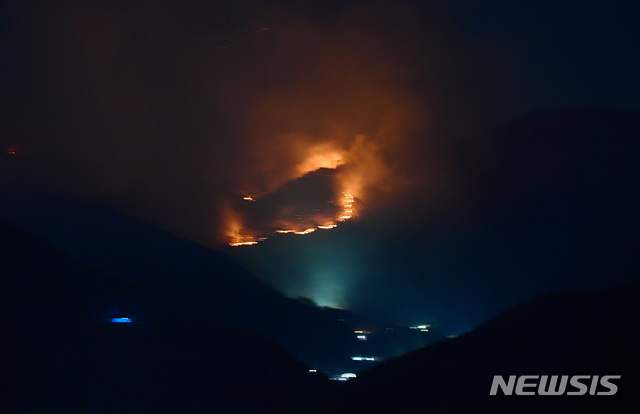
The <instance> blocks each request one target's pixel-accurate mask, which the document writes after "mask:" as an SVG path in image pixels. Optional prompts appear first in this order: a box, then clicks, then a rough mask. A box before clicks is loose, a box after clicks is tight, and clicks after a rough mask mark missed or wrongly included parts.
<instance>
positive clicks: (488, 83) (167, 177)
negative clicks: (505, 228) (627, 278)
mask: <svg viewBox="0 0 640 414" xmlns="http://www.w3.org/2000/svg"><path fill="white" fill-rule="evenodd" d="M639 14H640V6H639V5H638V3H637V2H634V1H621V0H620V1H604V0H602V1H597V0H582V1H577V0H576V1H563V2H558V1H551V0H549V1H546V0H545V1H540V0H536V1H534V0H526V1H516V2H514V1H506V0H505V1H497V0H495V1H482V2H478V1H473V0H468V1H455V2H454V1H450V2H448V1H433V2H412V1H404V2H402V1H401V2H395V1H394V2H392V1H388V2H386V1H379V2H359V1H352V2H339V1H329V2H327V1H306V2H294V1H291V2H287V1H281V2H276V1H274V2H253V1H244V2H242V1H240V2H238V1H233V2H196V1H190V0H187V1H155V2H145V1H143V2H129V1H115V2H114V1H59V2H55V3H52V2H30V1H15V2H5V3H3V4H2V11H1V15H2V20H1V24H2V30H1V32H0V36H1V37H0V39H1V43H0V46H1V49H0V50H1V52H0V53H1V54H0V65H1V66H0V75H1V80H0V82H1V83H0V87H1V90H2V96H1V105H2V111H1V115H0V132H1V137H2V138H0V139H1V140H2V142H1V143H2V145H3V146H4V148H10V147H11V148H14V147H15V148H18V149H19V154H18V155H20V157H21V158H22V161H21V162H23V167H22V168H21V169H20V170H19V171H18V170H16V169H14V170H8V169H6V168H5V169H4V170H3V171H5V172H6V171H8V172H9V174H4V175H5V176H4V178H2V180H3V183H4V184H3V185H6V183H7V182H9V181H11V182H12V183H13V184H12V185H15V183H16V182H19V183H20V185H21V186H23V187H24V188H23V190H22V191H24V192H25V193H30V192H31V194H32V195H33V194H37V195H39V196H42V194H45V193H58V192H63V193H69V194H72V195H74V196H77V197H81V198H85V199H88V200H91V201H95V202H99V203H103V204H106V205H108V206H111V207H113V208H115V209H117V210H119V211H121V212H123V213H125V214H129V215H133V216H136V217H138V218H141V219H143V220H145V221H148V222H150V223H152V224H154V225H156V226H158V227H160V228H162V229H165V230H167V231H170V232H172V233H174V234H177V235H180V236H183V237H186V238H189V239H191V240H194V241H196V242H199V243H202V244H206V245H209V246H216V245H219V244H220V243H222V242H224V241H225V236H226V234H227V233H226V232H227V231H228V221H229V214H230V213H229V212H230V211H233V206H234V202H235V201H234V200H237V199H238V197H241V196H242V195H244V194H258V195H264V194H267V193H271V192H274V191H275V190H277V189H278V188H280V187H281V186H282V185H284V184H285V183H287V182H290V181H291V180H294V179H296V178H300V176H301V174H303V173H305V172H308V170H307V169H304V168H305V167H304V165H305V162H308V161H309V160H312V159H313V156H314V155H317V154H320V155H323V156H324V154H326V153H327V151H328V153H331V154H333V153H334V152H335V153H338V154H339V156H340V157H342V160H343V162H344V163H345V166H344V167H342V169H341V170H340V171H341V172H340V173H339V174H341V178H339V180H343V181H348V182H349V183H350V185H351V186H352V187H356V188H358V194H357V198H358V207H359V209H358V216H357V217H356V218H355V219H354V220H353V222H352V223H351V222H350V223H348V226H344V227H345V229H342V230H341V229H338V230H336V231H335V235H334V234H332V235H331V238H330V239H327V241H324V238H325V237H329V236H328V235H322V236H318V237H315V238H310V240H311V241H310V242H307V244H306V245H302V246H299V245H296V246H288V243H287V242H280V241H273V242H272V241H271V240H269V241H267V242H265V243H271V244H270V245H269V246H267V247H262V246H259V248H261V249H263V250H262V252H263V253H260V254H258V256H260V255H262V256H267V258H266V259H264V260H267V261H268V260H269V259H268V257H275V256H278V257H280V258H279V260H283V259H282V257H288V258H289V259H288V260H289V262H288V263H287V262H286V260H285V262H282V266H284V267H285V268H288V269H290V270H289V271H286V272H282V273H281V274H276V273H278V271H277V269H278V267H277V266H275V265H273V264H272V263H269V266H265V267H264V268H265V269H267V268H268V269H271V270H269V272H268V273H270V274H269V275H264V274H263V275H262V276H263V277H265V278H266V279H268V280H271V281H276V284H277V285H278V286H279V287H280V288H283V286H284V285H286V286H284V288H285V290H288V293H291V294H308V295H309V296H314V295H315V296H316V299H318V298H320V297H321V296H322V295H320V294H317V292H318V289H331V287H326V286H332V285H331V284H328V285H327V283H324V284H323V283H320V282H318V283H316V282H315V280H316V279H320V280H327V279H332V278H335V279H339V280H340V286H341V287H340V289H342V286H343V284H344V283H343V281H345V280H349V273H354V272H355V273H358V272H357V271H356V270H354V269H358V268H359V267H361V266H362V263H363V262H367V263H369V264H371V263H372V261H375V260H381V261H384V262H385V263H386V266H387V267H390V268H391V267H393V266H392V264H393V263H396V265H397V266H398V268H401V269H402V270H399V272H401V273H403V274H407V276H403V277H398V276H395V275H388V274H387V275H375V277H373V276H372V277H373V279H367V278H365V277H363V276H359V277H354V278H353V283H351V287H350V288H349V292H350V293H349V297H350V299H349V300H347V299H345V300H344V301H345V303H343V305H345V306H356V305H361V307H362V308H367V307H368V306H369V307H370V305H371V303H375V302H380V301H385V300H386V299H381V297H380V296H379V295H378V294H379V292H381V291H384V290H385V289H388V288H389V287H390V286H391V288H393V289H395V290H393V292H398V294H397V297H396V298H395V299H393V300H389V301H388V303H387V305H386V307H385V306H382V308H385V309H387V310H388V309H389V308H394V309H397V308H398V307H399V306H401V304H414V305H415V304H416V303H421V302H424V300H423V299H422V298H423V296H421V293H420V292H422V290H423V289H422V288H423V287H424V286H425V285H428V286H433V291H434V292H441V293H442V294H441V295H438V294H436V293H433V294H431V295H429V296H428V297H429V300H430V301H431V302H432V303H433V302H437V301H438V300H441V301H443V302H447V303H448V304H447V305H446V306H445V305H442V306H439V305H438V306H436V305H434V306H432V307H431V308H429V307H428V306H427V307H424V308H423V309H421V311H420V312H421V315H422V314H425V316H428V315H426V314H427V313H428V312H429V309H435V308H438V309H444V308H446V307H447V306H448V307H449V308H450V307H451V306H450V304H449V303H450V302H454V299H451V298H455V297H458V298H460V297H461V296H459V295H458V296H456V295H457V293H456V292H457V291H456V289H455V286H456V283H457V282H455V278H452V277H450V275H444V273H443V272H444V271H441V269H440V270H439V266H440V267H441V268H442V267H445V268H446V267H447V266H446V263H450V262H451V261H455V258H451V257H449V256H448V255H454V256H455V254H456V253H453V252H459V251H461V249H462V251H465V252H467V253H465V254H466V256H465V255H463V256H464V257H467V258H469V257H470V256H469V255H471V256H474V257H476V256H477V257H484V256H486V254H487V253H486V252H485V251H484V249H487V250H491V247H490V246H488V245H487V243H486V239H485V238H483V239H482V240H483V242H482V244H483V245H482V248H478V247H477V246H476V243H478V239H476V238H474V237H472V236H470V235H469V232H473V231H476V230H473V229H474V228H475V227H473V226H470V227H464V225H463V224H464V223H469V222H470V221H471V222H473V219H471V218H470V217H472V216H473V215H474V213H473V211H475V210H474V206H476V205H480V204H481V203H480V201H478V200H480V199H483V197H482V194H480V195H478V194H476V192H482V190H477V191H476V192H474V191H470V187H469V183H470V182H473V175H474V172H473V171H470V170H469V168H468V165H461V163H465V161H464V160H465V157H467V156H468V151H469V148H476V147H477V146H479V147H482V143H481V140H482V138H481V137H483V131H486V130H487V128H490V127H491V126H492V125H495V124H499V123H501V122H504V121H507V120H509V119H513V118H516V117H520V116H523V115H525V114H527V113H529V112H530V111H532V110H535V109H556V108H562V107H566V106H572V105H580V104H590V105H596V106H615V107H620V108H636V109H637V108H638V107H639V106H640V82H638V80H637V73H640V63H639V57H638V52H637V51H638V50H639V46H640V42H639V40H640V34H639V33H640V31H639V30H638V25H639V24H640V18H639ZM479 141H480V144H479ZM500 142H501V145H502V144H503V142H502V141H500ZM332 156H333V155H332ZM493 156H495V153H494V152H492V151H485V152H483V153H482V154H481V155H478V154H476V155H474V157H475V158H474V159H475V160H476V161H478V158H482V160H481V161H482V164H483V165H489V164H491V163H492V162H493V159H492V157H493ZM345 177H346V178H345ZM354 177H355V178H354ZM27 182H28V184H27ZM341 182H342V181H341ZM354 183H355V184H354ZM5 188H8V187H5ZM11 197H19V196H18V195H16V194H13V195H11V194H8V195H7V197H6V198H5V200H7V199H9V198H11ZM503 201H504V200H500V201H495V203H496V205H497V204H499V203H501V202H503ZM434 217H435V218H434ZM443 217H444V219H443ZM443 222H444V223H450V222H454V223H458V225H457V226H449V227H448V225H443V226H441V227H442V228H440V227H438V226H436V224H438V223H443ZM434 226H436V227H438V230H437V231H436V230H433V231H434V232H435V233H437V234H439V236H438V237H435V238H433V239H432V240H431V241H430V242H429V243H432V244H433V246H432V248H431V249H429V250H428V251H429V253H428V254H427V256H428V255H431V256H433V257H434V259H433V260H431V261H428V262H419V263H418V262H415V261H414V260H413V258H415V257H423V256H424V255H425V254H426V253H425V251H426V250H425V249H426V248H425V245H424V244H420V243H417V244H416V240H422V237H421V236H420V235H421V234H423V233H424V231H426V230H425V229H429V231H431V230H432V229H433V227H434ZM446 229H449V230H446ZM452 229H453V230H452ZM463 229H464V230H463ZM483 229H484V230H483V231H487V230H486V227H483ZM456 232H457V233H456ZM460 232H463V233H464V236H460V237H457V236H458V235H459V233H460ZM487 234H490V232H489V233H487ZM483 237H484V236H483ZM505 237H506V236H505ZM403 239H404V240H410V244H411V245H414V246H418V247H410V246H405V244H403V243H402V242H401V241H400V240H403ZM280 243H281V244H282V245H280ZM316 243H318V244H316ZM327 246H329V247H327ZM330 246H334V247H330ZM335 246H340V247H341V250H340V252H341V253H340V255H341V256H344V257H343V258H342V261H340V260H338V261H333V262H330V260H331V257H333V256H332V254H333V253H331V254H330V252H333V250H332V249H335V248H336V247H335ZM392 246H393V248H391V247H392ZM296 248H297V249H296ZM287 249H288V250H287ZM322 249H325V250H322ZM326 249H328V250H326ZM394 249H395V250H394ZM396 250H397V251H396ZM381 251H384V252H386V253H385V254H383V255H381V254H380V252H381ZM266 252H268V255H267V253H266ZM284 252H287V253H284ZM292 252H293V253H292ZM392 252H393V253H392ZM243 254H244V253H241V254H240V256H242V255H243ZM403 256H407V257H409V256H410V257H411V258H407V260H406V262H410V263H412V264H411V266H410V267H403V266H402V265H401V263H402V261H400V262H398V260H400V259H399V257H403ZM436 258H437V259H436ZM244 260H249V259H247V258H244ZM252 260H253V261H252ZM247 263H249V265H250V266H253V267H260V266H257V265H256V264H255V263H256V262H255V259H251V260H249V261H248V262H247ZM300 263H305V264H307V263H314V264H315V265H314V268H318V269H320V270H318V272H317V273H318V275H316V274H315V273H314V275H311V276H309V275H308V273H310V271H309V270H308V268H307V267H305V266H301V265H300ZM474 263H476V264H477V266H471V265H470V266H462V268H459V269H457V270H456V271H457V272H459V273H464V274H465V276H464V277H463V280H464V284H466V285H467V286H471V287H469V289H470V290H473V286H472V285H473V281H476V280H479V279H480V278H482V280H486V278H487V277H488V276H487V275H486V274H485V273H483V270H482V265H483V263H482V260H479V261H475V262H474ZM278 266H280V265H278ZM335 266H339V269H338V270H336V269H334V267H335ZM426 267H428V269H427V268H426ZM485 267H487V268H491V266H489V265H486V266H485ZM517 267H518V266H517V263H509V264H508V265H505V266H504V268H501V269H500V271H501V272H505V273H510V272H513V269H515V268H517ZM274 269H275V270H274ZM485 270H486V269H485ZM494 270H495V269H493V268H491V271H494ZM263 271H264V272H266V271H265V270H264V269H263ZM439 272H440V273H439ZM532 272H533V270H532ZM300 273H305V275H301V274H300ZM311 273H313V272H311ZM360 273H362V272H360ZM427 273H428V274H429V275H430V276H429V277H427V276H425V274H427ZM327 274H328V275H329V276H327ZM434 274H438V275H440V276H438V277H436V276H434ZM283 278H284V279H286V281H283ZM389 280H399V282H398V283H396V284H394V283H395V282H394V283H390V284H389V283H387V282H388V281H389ZM492 280H494V281H493V282H491V283H489V285H487V284H482V283H480V284H479V288H478V289H480V290H481V291H482V290H485V291H486V295H485V297H486V298H487V299H486V300H487V302H491V301H492V292H493V291H492V290H491V286H492V285H500V284H501V283H502V279H501V278H500V277H497V278H495V279H492ZM532 280H534V279H532ZM365 281H366V282H365ZM470 281H471V282H470ZM314 283H315V284H314ZM336 283H337V282H336ZM469 283H471V285H470V284H469ZM531 283H533V282H531ZM398 284H400V285H402V286H401V287H398ZM296 286H297V287H296ZM367 286H369V287H371V288H370V289H369V290H366V289H368V288H367ZM416 286H419V287H420V288H415V289H414V288H413V287H416ZM356 288H357V289H362V290H363V291H364V290H366V292H369V293H367V294H362V295H360V294H359V293H354V292H355V291H356V290H357V289H356ZM519 288H520V289H524V290H526V288H527V286H526V284H525V285H522V286H520V287H519ZM367 295H368V296H371V297H367ZM497 295H498V296H500V297H501V298H500V300H503V299H504V298H502V297H503V296H509V293H508V292H506V291H505V292H500V293H499V294H497ZM516 296H517V295H516ZM521 296H522V295H521ZM444 297H446V299H443V298H444ZM334 302H335V301H334ZM363 303H364V304H363ZM500 303H503V302H500ZM406 306H411V305H406ZM473 306H482V305H478V303H474V305H473ZM381 312H383V311H381ZM411 312H412V311H411V310H408V311H407V312H404V313H403V312H400V311H399V312H398V315H401V314H402V315H404V316H405V317H406V315H408V314H411ZM468 312H469V313H471V312H472V311H471V310H469V311H468ZM485 314H486V313H485ZM396 316H397V315H396ZM460 319H465V318H464V317H461V318H460ZM471 319H472V318H471ZM480 319H481V318H480ZM472 322H473V323H476V322H477V320H473V321H472Z"/></svg>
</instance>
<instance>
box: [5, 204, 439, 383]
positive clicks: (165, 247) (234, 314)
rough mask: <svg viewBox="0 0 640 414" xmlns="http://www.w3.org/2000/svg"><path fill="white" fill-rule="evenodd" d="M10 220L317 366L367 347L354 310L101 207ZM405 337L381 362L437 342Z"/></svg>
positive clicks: (64, 208)
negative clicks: (288, 288)
mask: <svg viewBox="0 0 640 414" xmlns="http://www.w3.org/2000/svg"><path fill="white" fill-rule="evenodd" d="M0 214H1V212H0ZM6 215H7V216H10V217H11V222H13V223H15V224H17V225H18V226H19V227H21V228H24V229H26V230H28V231H29V232H32V233H34V234H37V235H38V236H40V237H42V238H43V239H45V240H47V242H49V243H51V244H53V245H55V246H56V247H58V248H61V249H62V250H64V251H66V252H68V253H70V254H71V255H72V256H74V257H76V258H78V259H80V260H81V261H82V262H84V263H87V264H88V265H89V266H90V267H92V268H95V269H98V270H100V271H102V272H105V273H107V274H110V275H115V276H117V277H119V278H122V279H123V280H125V281H127V282H129V283H132V284H135V285H137V286H139V287H140V288H141V289H143V290H145V291H151V292H154V293H155V294H157V295H158V296H160V297H163V298H168V299H170V300H173V301H177V302H180V303H183V304H187V305H188V306H190V307H193V308H195V309H197V310H198V311H200V312H202V313H204V314H206V315H208V316H210V317H212V318H214V319H215V320H216V321H217V322H219V323H221V324H224V325H231V326H237V327H240V328H244V329H250V330H255V331H258V332H260V333H263V334H265V335H268V336H269V337H270V338H272V339H275V340H276V341H277V342H278V343H279V344H280V345H281V346H283V347H284V348H285V349H286V350H287V351H289V352H291V353H292V354H293V355H294V356H295V357H296V358H297V359H298V360H301V361H305V362H308V363H310V364H312V365H313V367H314V368H319V369H323V370H327V369H333V368H336V369H338V368H339V367H338V366H336V365H339V366H341V365H347V366H348V365H351V364H352V361H351V359H350V357H351V356H352V355H353V354H354V353H355V352H357V348H358V347H359V346H360V345H361V344H360V343H359V342H360V341H357V340H356V339H355V335H354V334H353V331H354V330H356V329H363V326H371V325H372V322H371V321H370V320H369V319H368V318H366V317H363V316H361V315H358V314H354V313H352V312H349V311H345V310H339V309H331V308H323V307H317V306H313V305H312V304H311V303H308V302H305V301H301V300H296V299H291V298H287V297H285V296H284V295H282V294H281V293H280V292H278V291H276V290H274V289H272V288H271V287H269V286H268V285H267V284H266V283H264V282H262V281H260V280H259V279H257V278H255V277H254V276H253V275H252V274H251V273H250V272H248V271H247V270H246V269H244V268H243V267H242V266H241V265H240V264H238V262H236V261H235V260H234V259H232V258H230V257H229V256H227V255H225V254H224V253H221V252H219V251H216V250H213V249H209V248H206V247H203V246H200V245H197V244H195V243H192V242H189V241H187V240H184V239H181V238H179V237H175V236H172V235H170V234H168V233H166V232H163V231H161V230H158V229H156V228H154V227H152V226H151V225H148V224H145V223H143V222H141V221H139V220H136V219H134V218H131V217H128V216H125V215H122V214H119V213H117V212H115V211H113V210H111V209H109V208H107V207H104V206H101V205H97V204H93V203H89V202H85V201H82V200H78V199H73V198H59V199H53V198H51V199H47V200H38V201H35V202H32V203H29V202H25V203H22V205H21V209H19V211H14V212H9V213H6ZM339 319H340V320H344V322H338V320H339ZM373 325H376V324H375V323H373ZM382 328H383V329H384V326H382ZM406 331H407V332H406V335H397V336H395V337H385V338H384V341H381V342H380V343H379V344H378V345H379V347H378V348H377V352H378V353H377V356H384V357H386V356H390V355H391V354H392V352H393V354H394V355H397V350H404V351H406V350H410V349H416V348H417V347H420V346H424V345H426V344H427V343H432V342H433V341H435V340H436V339H439V337H438V336H437V335H436V334H435V333H430V334H429V335H415V332H413V331H411V332H409V331H408V329H407V330H406ZM398 332H400V331H398ZM344 369H355V368H348V367H345V368H344Z"/></svg>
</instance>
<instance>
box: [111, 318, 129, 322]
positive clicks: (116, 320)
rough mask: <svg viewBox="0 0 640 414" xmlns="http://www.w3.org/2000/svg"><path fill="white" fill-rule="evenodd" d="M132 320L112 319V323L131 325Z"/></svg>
mask: <svg viewBox="0 0 640 414" xmlns="http://www.w3.org/2000/svg"><path fill="white" fill-rule="evenodd" d="M131 322H133V320H132V319H131V318H111V323H131Z"/></svg>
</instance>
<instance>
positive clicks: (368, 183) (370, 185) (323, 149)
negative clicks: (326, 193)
mask: <svg viewBox="0 0 640 414" xmlns="http://www.w3.org/2000/svg"><path fill="white" fill-rule="evenodd" d="M385 13H388V10H377V9H375V8H369V9H368V10H366V12H365V13H362V10H357V11H354V12H353V13H346V14H345V15H344V16H342V19H341V20H340V22H339V23H338V25H337V26H336V27H328V26H325V25H323V24H320V23H318V22H316V21H311V20H307V19H303V18H300V17H291V16H282V15H272V16H268V17H266V18H265V17H263V18H262V19H266V20H273V21H277V22H278V24H277V25H275V24H274V25H273V26H270V30H269V32H268V33H269V36H270V37H269V38H267V39H264V40H263V41H264V43H263V46H264V47H265V52H264V55H262V56H261V59H264V61H263V63H265V64H264V65H260V72H259V73H258V76H259V78H260V80H261V81H262V82H263V85H262V87H260V88H258V89H259V93H257V94H256V93H255V92H256V91H255V90H253V89H252V90H251V91H249V92H247V91H238V93H240V94H242V95H249V96H251V97H252V98H253V99H252V100H251V105H250V106H249V110H247V106H246V105H243V106H242V107H241V108H229V110H230V111H231V112H232V116H233V117H234V118H235V119H239V121H240V122H239V125H242V126H243V127H242V131H241V133H240V135H241V136H242V137H244V138H243V139H244V140H245V141H244V151H245V156H246V162H244V163H242V165H241V166H240V165H239V167H241V168H239V169H238V171H236V173H235V174H234V177H235V179H236V180H237V182H236V188H237V189H238V190H239V191H240V192H243V193H244V194H242V195H243V196H247V195H251V196H252V197H254V196H257V195H262V196H264V195H265V194H273V193H274V192H277V191H278V189H280V188H282V187H283V186H284V185H285V184H286V183H288V182H291V181H292V180H296V179H299V178H301V177H304V176H305V174H309V173H311V172H313V171H317V170H318V169H331V170H335V174H333V175H332V177H331V181H332V183H331V186H332V190H333V195H332V197H331V199H330V200H326V201H327V202H330V203H333V205H334V206H336V208H334V209H332V211H331V213H330V214H329V213H326V214H325V213H321V212H318V211H316V212H315V213H317V214H315V215H316V216H317V217H315V218H314V219H313V220H309V219H308V218H309V215H311V214H312V213H311V212H309V211H307V212H306V214H305V217H304V218H301V217H299V215H300V212H299V211H298V213H295V214H298V217H293V218H292V217H287V218H283V217H285V216H287V215H289V214H291V212H292V211H297V210H296V208H295V206H293V207H292V206H291V205H288V206H287V207H286V208H285V207H282V208H281V210H282V214H280V215H279V217H275V218H271V219H272V220H274V221H275V223H272V224H271V225H270V226H266V227H267V228H272V229H273V231H275V230H281V231H285V230H293V232H303V231H306V230H308V229H309V228H311V227H313V228H321V227H326V228H333V227H335V225H336V222H337V221H339V220H340V218H342V220H344V219H345V218H347V217H348V218H351V217H353V216H354V215H355V213H354V212H355V210H356V209H357V210H358V214H362V213H364V212H366V211H367V209H370V208H373V206H374V205H375V199H376V198H379V197H381V196H382V195H387V196H388V195H389V194H393V193H398V192H402V191H404V190H406V188H407V183H408V182H409V180H408V178H407V174H406V173H405V172H404V171H403V165H402V158H403V157H402V154H403V152H404V151H405V150H406V145H405V143H406V140H407V138H408V136H409V134H410V133H411V132H412V131H414V130H415V129H416V127H417V126H418V125H419V124H421V123H423V119H421V118H420V117H421V116H423V115H424V109H423V108H422V107H421V105H419V104H418V103H417V102H416V101H415V100H414V98H413V97H412V95H411V93H409V92H408V91H407V90H406V86H405V85H404V82H405V81H406V80H407V77H408V72H407V71H406V68H407V66H408V65H407V64H406V62H403V56H402V53H399V52H398V50H397V47H396V45H395V44H391V43H390V42H389V41H388V40H387V39H386V38H383V37H382V36H381V35H380V34H378V33H377V31H376V27H374V26H372V25H371V23H370V22H371V21H372V20H371V19H372V18H373V19H374V21H375V19H378V20H379V19H385V18H386V14H385ZM396 18H397V16H396ZM401 18H407V16H401ZM394 27H395V26H394ZM397 27H398V28H399V29H398V30H401V29H400V28H402V26H401V25H398V26H397ZM399 37H400V38H401V37H402V35H401V34H400V36H394V39H395V40H396V41H397V39H398V38H399ZM253 74H254V76H255V73H253ZM249 83H251V82H249ZM240 84H243V85H246V84H247V83H246V82H241V83H240ZM245 103H246V102H245ZM236 111H237V112H236ZM345 194H349V195H350V197H353V199H352V201H351V202H350V203H349V202H345V199H344V197H345ZM257 198H260V197H259V196H258V197H257ZM300 202H301V203H303V202H304V200H300ZM294 204H295V203H294ZM345 205H349V207H348V208H347V207H345ZM337 206H339V208H337ZM243 210H244V209H243V208H242V206H241V207H240V208H236V210H235V212H236V214H237V216H238V217H240V219H239V220H240V221H242V222H244V223H245V224H244V226H248V225H249V224H247V223H248V222H249V221H252V220H251V219H248V218H247V217H243V216H244V215H245V213H243V212H242V211H243ZM285 210H286V211H285ZM316 210H322V211H325V210H326V209H325V208H324V207H323V208H316ZM329 210H331V209H329ZM275 216H278V214H275ZM294 219H296V220H297V221H298V222H299V223H295V222H292V221H293V220H294ZM234 223H237V221H236V222H234ZM234 225H235V226H237V224H234ZM305 226H308V227H305ZM319 226H321V227H319ZM226 227H227V229H228V228H229V226H228V225H227V226H226ZM287 227H288V228H287ZM245 230H246V232H247V233H252V230H251V229H250V228H249V227H245ZM228 232H229V230H227V234H228ZM234 240H239V239H238V238H237V237H236V239H234Z"/></svg>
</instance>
